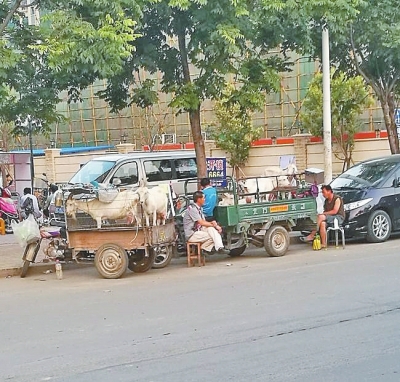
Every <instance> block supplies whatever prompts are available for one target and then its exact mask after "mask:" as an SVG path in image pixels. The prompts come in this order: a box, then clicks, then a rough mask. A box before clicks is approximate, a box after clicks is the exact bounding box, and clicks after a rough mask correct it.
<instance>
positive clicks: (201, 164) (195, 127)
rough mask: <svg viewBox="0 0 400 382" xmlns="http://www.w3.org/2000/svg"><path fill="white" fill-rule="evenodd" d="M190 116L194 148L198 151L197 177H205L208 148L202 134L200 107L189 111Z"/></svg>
mask: <svg viewBox="0 0 400 382" xmlns="http://www.w3.org/2000/svg"><path fill="white" fill-rule="evenodd" d="M189 118H190V127H191V129H192V135H193V142H194V149H195V151H196V160H197V177H198V178H205V177H206V176H207V165H206V150H205V147H204V140H203V136H202V135H201V125H200V107H199V108H198V109H197V110H195V111H191V112H189Z"/></svg>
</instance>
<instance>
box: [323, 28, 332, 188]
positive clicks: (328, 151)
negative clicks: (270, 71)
mask: <svg viewBox="0 0 400 382" xmlns="http://www.w3.org/2000/svg"><path fill="white" fill-rule="evenodd" d="M322 80H323V121H324V175H325V184H328V183H330V182H331V181H332V119H331V65H330V59H329V31H328V28H327V27H326V26H325V27H324V29H323V30H322Z"/></svg>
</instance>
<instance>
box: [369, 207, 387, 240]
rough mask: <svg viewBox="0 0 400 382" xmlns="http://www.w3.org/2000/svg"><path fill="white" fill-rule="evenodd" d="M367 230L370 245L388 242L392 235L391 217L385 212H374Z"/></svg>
mask: <svg viewBox="0 0 400 382" xmlns="http://www.w3.org/2000/svg"><path fill="white" fill-rule="evenodd" d="M367 229H368V231H367V240H368V241H369V242H370V243H382V242H384V241H386V240H387V239H389V237H390V234H391V233H392V221H391V219H390V216H389V215H388V214H387V213H386V212H385V211H381V210H377V211H374V212H373V213H372V214H371V216H370V217H369V219H368V227H367Z"/></svg>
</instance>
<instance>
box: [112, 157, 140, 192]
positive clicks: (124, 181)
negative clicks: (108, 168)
mask: <svg viewBox="0 0 400 382" xmlns="http://www.w3.org/2000/svg"><path fill="white" fill-rule="evenodd" d="M116 178H118V179H119V180H120V181H121V183H120V186H129V185H133V184H136V183H137V182H138V165H137V163H136V162H129V163H124V164H123V165H122V166H121V167H120V168H119V169H118V170H117V171H116V172H115V174H114V175H113V177H112V178H111V183H112V182H113V181H114V179H116Z"/></svg>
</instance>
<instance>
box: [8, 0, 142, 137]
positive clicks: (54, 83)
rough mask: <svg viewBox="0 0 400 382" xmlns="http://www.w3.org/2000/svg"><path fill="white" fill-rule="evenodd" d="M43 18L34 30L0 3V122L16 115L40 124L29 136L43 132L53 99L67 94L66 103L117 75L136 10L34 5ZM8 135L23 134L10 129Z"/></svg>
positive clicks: (75, 0) (131, 4)
mask: <svg viewBox="0 0 400 382" xmlns="http://www.w3.org/2000/svg"><path fill="white" fill-rule="evenodd" d="M36 4H38V5H39V6H40V7H41V13H42V14H44V16H43V17H42V20H41V21H42V22H41V24H40V26H39V27H38V26H34V25H28V23H27V20H26V19H25V18H24V16H23V14H22V13H21V12H20V11H19V10H17V9H16V8H18V7H16V5H21V1H18V0H17V1H16V2H9V1H6V0H1V2H0V22H1V25H2V26H1V28H0V53H1V57H2V59H1V61H0V94H1V95H2V99H1V101H0V121H2V122H7V121H13V120H14V119H15V118H16V117H17V116H18V115H20V116H22V117H24V116H26V115H27V114H31V115H34V116H35V117H36V118H40V119H41V120H42V127H41V128H40V129H39V130H38V131H36V132H35V133H39V132H40V133H44V134H46V133H48V131H49V126H50V124H51V123H53V122H55V121H58V120H59V119H60V118H61V116H60V115H58V114H57V112H56V105H57V103H59V102H60V99H59V94H60V92H61V91H64V90H67V91H68V94H69V98H70V100H72V101H73V100H79V95H80V91H81V90H82V89H84V88H86V87H87V86H89V85H90V84H92V83H93V82H94V81H96V80H99V79H105V78H107V77H110V76H112V75H114V74H115V73H117V72H119V71H121V70H122V67H123V61H124V60H126V59H127V58H128V57H130V56H131V53H132V42H133V40H134V39H135V38H136V37H137V35H136V34H135V33H134V31H133V27H134V24H135V21H134V19H132V18H130V17H128V15H127V14H126V10H127V8H129V13H130V15H132V16H137V17H139V14H140V6H139V5H138V4H137V3H136V2H135V1H131V0H118V1H113V2H107V1H105V0H95V1H89V0H72V1H66V0H61V1H57V2H56V1H52V0H40V1H37V2H36ZM13 133H14V134H16V135H19V134H26V132H25V131H22V130H21V129H17V128H16V129H14V131H13Z"/></svg>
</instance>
